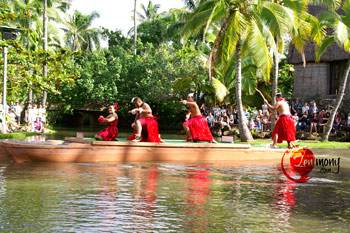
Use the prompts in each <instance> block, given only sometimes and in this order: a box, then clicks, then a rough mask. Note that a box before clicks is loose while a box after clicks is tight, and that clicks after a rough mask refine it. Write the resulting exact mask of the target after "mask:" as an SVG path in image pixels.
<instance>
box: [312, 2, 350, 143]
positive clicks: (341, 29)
mask: <svg viewBox="0 0 350 233" xmlns="http://www.w3.org/2000/svg"><path fill="white" fill-rule="evenodd" d="M338 12H340V13H338ZM319 18H320V22H321V23H322V25H324V26H325V27H326V28H328V29H331V30H328V34H327V36H325V37H324V38H323V40H322V41H321V43H320V44H319V45H318V46H317V49H316V60H320V58H321V56H322V54H323V53H324V52H325V51H326V50H327V48H328V47H329V46H330V45H332V44H334V43H337V44H338V46H340V47H341V48H343V49H344V50H345V51H347V52H350V1H349V0H346V1H343V2H342V4H341V6H340V8H339V9H337V7H336V6H335V7H333V8H328V9H327V10H325V11H324V12H323V13H321V15H320V16H319ZM349 74H350V59H348V60H347V62H346V68H345V71H344V73H343V75H342V77H341V79H340V82H339V89H338V90H339V92H338V94H337V98H336V101H335V104H334V106H333V108H332V111H331V114H330V117H329V119H328V121H327V123H326V125H325V133H324V134H323V135H322V141H328V139H329V135H330V133H331V130H332V128H333V123H334V119H335V116H336V114H337V112H338V109H339V107H340V105H341V103H342V101H343V98H344V95H345V89H346V86H347V83H348V80H349Z"/></svg>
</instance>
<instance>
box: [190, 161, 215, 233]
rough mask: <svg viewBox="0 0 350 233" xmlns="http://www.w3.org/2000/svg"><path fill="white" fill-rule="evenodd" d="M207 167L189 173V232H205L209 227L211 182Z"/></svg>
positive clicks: (199, 167) (197, 168) (203, 166)
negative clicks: (208, 209)
mask: <svg viewBox="0 0 350 233" xmlns="http://www.w3.org/2000/svg"><path fill="white" fill-rule="evenodd" d="M207 167H208V166H207V165H198V166H197V167H195V169H191V170H188V171H187V192H186V194H185V195H186V203H187V211H186V215H187V217H188V220H187V221H186V228H185V229H187V230H188V231H189V232H205V231H206V230H207V225H208V219H207V218H208V217H209V216H208V213H207V210H206V204H207V201H208V200H207V199H208V196H209V194H210V184H211V180H210V178H209V171H208V170H207Z"/></svg>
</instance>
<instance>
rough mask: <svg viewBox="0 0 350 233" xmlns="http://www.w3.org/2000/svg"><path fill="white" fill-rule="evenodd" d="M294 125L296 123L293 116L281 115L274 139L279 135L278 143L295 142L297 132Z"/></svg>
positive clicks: (273, 135) (274, 132) (273, 133)
mask: <svg viewBox="0 0 350 233" xmlns="http://www.w3.org/2000/svg"><path fill="white" fill-rule="evenodd" d="M294 123H295V121H294V119H293V117H292V116H291V115H280V116H279V117H278V120H277V121H276V125H275V128H274V130H273V132H272V138H275V137H276V134H277V135H278V139H277V142H278V143H282V142H283V141H287V142H292V141H295V134H296V130H295V124H294Z"/></svg>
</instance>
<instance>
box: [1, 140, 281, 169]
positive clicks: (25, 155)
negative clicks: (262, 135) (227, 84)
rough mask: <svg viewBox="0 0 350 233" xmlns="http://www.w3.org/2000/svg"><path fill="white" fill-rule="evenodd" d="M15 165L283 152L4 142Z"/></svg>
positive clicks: (234, 157) (257, 156)
mask: <svg viewBox="0 0 350 233" xmlns="http://www.w3.org/2000/svg"><path fill="white" fill-rule="evenodd" d="M1 145H2V147H3V148H5V150H6V151H7V153H8V154H9V155H10V156H11V157H12V158H13V160H14V161H16V162H19V163H20V162H29V161H42V162H142V161H188V162H202V161H208V162H209V161H212V162H215V161H217V162H220V161H221V162H223V161H243V160H253V161H259V160H275V161H279V160H280V158H281V155H282V154H283V151H282V150H269V149H265V148H261V149H257V148H250V145H248V144H196V143H179V142H177V143H161V144H154V143H132V142H102V141H92V142H91V141H84V140H80V141H79V140H68V141H67V140H66V141H55V140H52V141H50V142H39V143H28V142H19V141H11V140H8V141H2V142H1Z"/></svg>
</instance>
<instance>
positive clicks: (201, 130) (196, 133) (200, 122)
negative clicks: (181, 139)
mask: <svg viewBox="0 0 350 233" xmlns="http://www.w3.org/2000/svg"><path fill="white" fill-rule="evenodd" d="M183 125H184V126H186V127H188V128H189V129H190V133H191V136H192V141H194V142H212V141H213V140H214V138H213V136H212V135H211V132H210V129H209V125H208V122H207V120H206V119H205V117H203V116H195V117H192V118H191V119H189V120H188V121H186V122H184V123H183Z"/></svg>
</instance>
